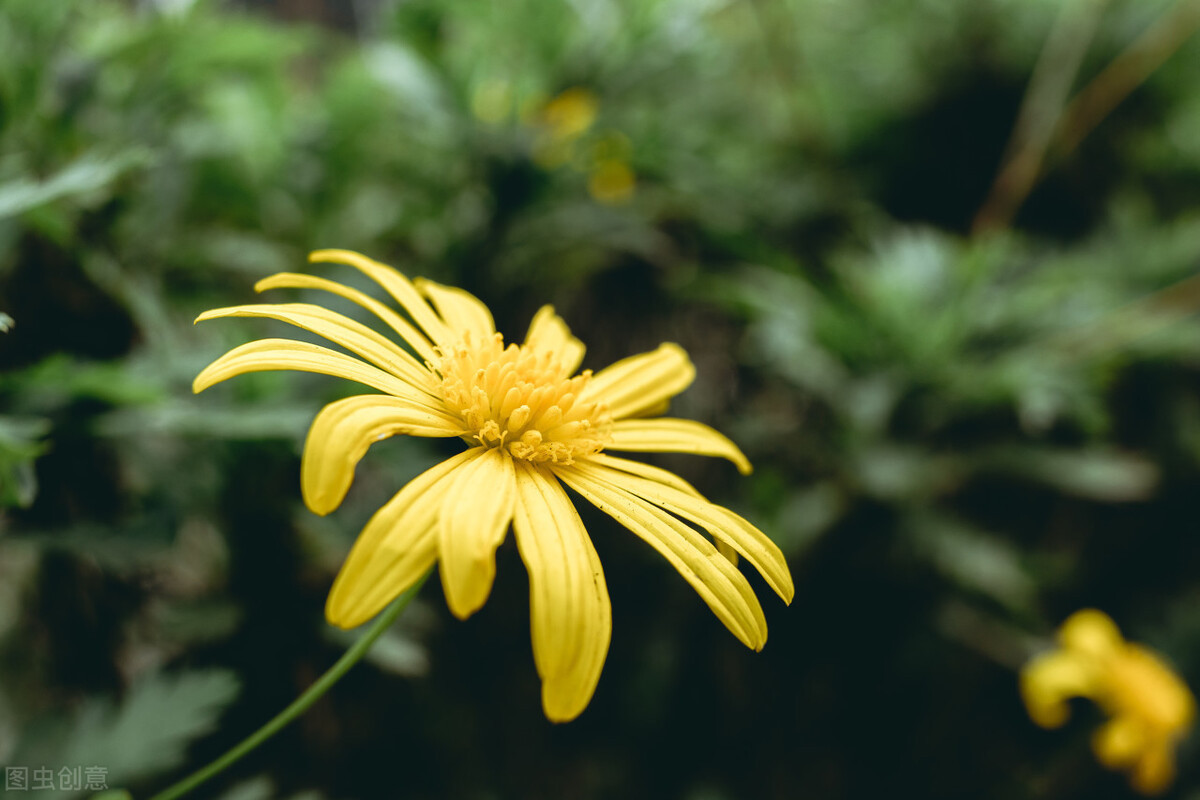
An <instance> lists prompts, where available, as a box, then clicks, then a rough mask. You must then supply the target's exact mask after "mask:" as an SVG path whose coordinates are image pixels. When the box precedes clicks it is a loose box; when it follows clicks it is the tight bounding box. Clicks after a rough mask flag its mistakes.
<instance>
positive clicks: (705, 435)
mask: <svg viewBox="0 0 1200 800" xmlns="http://www.w3.org/2000/svg"><path fill="white" fill-rule="evenodd" d="M606 447H608V449H610V450H632V451H636V452H642V453H659V452H669V453H694V454H696V455H701V456H717V457H719V458H727V459H729V460H730V461H732V462H733V463H734V464H736V465H737V468H738V471H739V472H741V473H742V474H743V475H749V474H750V473H751V472H752V471H753V469H752V468H751V466H750V462H749V461H748V460H747V459H746V456H745V455H743V454H742V451H741V450H739V449H738V446H737V445H736V444H734V443H733V442H731V441H729V439H727V438H726V437H725V436H723V435H722V434H720V433H718V432H717V431H715V430H713V429H712V428H710V427H708V426H707V425H705V424H703V423H700V422H693V421H692V420H690V419H625V420H620V421H618V422H614V423H613V426H612V441H611V442H610V443H609V444H608V445H606Z"/></svg>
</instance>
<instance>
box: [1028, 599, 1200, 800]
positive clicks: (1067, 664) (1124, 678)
mask: <svg viewBox="0 0 1200 800" xmlns="http://www.w3.org/2000/svg"><path fill="white" fill-rule="evenodd" d="M1058 641H1059V643H1060V644H1061V647H1060V648H1059V649H1057V650H1053V651H1051V652H1049V653H1043V654H1042V655H1040V656H1038V657H1036V658H1034V659H1033V660H1032V661H1030V662H1029V664H1027V665H1026V666H1025V668H1024V669H1023V670H1022V671H1021V696H1022V697H1023V698H1024V700H1025V707H1026V708H1027V709H1028V710H1029V716H1030V717H1032V718H1033V721H1034V722H1036V723H1037V724H1038V725H1041V726H1042V727H1043V728H1057V727H1059V726H1060V725H1062V724H1063V723H1064V722H1066V721H1067V716H1068V715H1069V713H1070V709H1069V708H1068V706H1067V702H1066V701H1067V700H1068V699H1069V698H1072V697H1087V698H1090V699H1091V700H1092V701H1094V702H1095V703H1096V704H1097V705H1099V706H1100V707H1101V708H1102V709H1104V711H1105V713H1106V714H1108V715H1109V717H1111V719H1110V720H1109V721H1108V722H1107V723H1105V724H1104V725H1103V726H1102V727H1101V728H1100V729H1099V730H1098V731H1096V734H1095V735H1094V736H1093V738H1092V749H1093V750H1094V751H1095V753H1096V758H1097V759H1098V760H1099V761H1100V763H1101V764H1103V765H1104V766H1106V767H1108V768H1109V769H1127V770H1131V776H1130V781H1131V783H1132V784H1133V787H1134V788H1135V789H1137V790H1138V791H1139V792H1142V793H1143V794H1158V793H1159V792H1161V791H1163V790H1164V789H1166V788H1167V787H1168V786H1169V785H1170V784H1171V781H1172V780H1173V779H1174V777H1175V745H1176V744H1178V743H1179V741H1180V740H1181V739H1183V737H1184V736H1185V735H1186V734H1187V732H1188V730H1189V729H1190V728H1191V727H1192V721H1193V719H1194V718H1195V716H1196V701H1195V699H1194V698H1193V697H1192V693H1191V691H1190V690H1189V689H1188V687H1187V685H1186V684H1185V683H1184V682H1183V681H1182V680H1180V679H1179V676H1177V675H1176V674H1175V673H1174V672H1173V671H1172V670H1171V668H1170V667H1168V666H1167V665H1166V664H1165V663H1163V661H1162V659H1161V658H1159V657H1158V656H1157V655H1155V654H1154V653H1153V652H1151V651H1150V650H1147V649H1146V648H1144V647H1142V646H1140V645H1137V644H1131V643H1128V642H1126V641H1125V640H1124V639H1123V638H1122V637H1121V632H1120V631H1119V630H1118V629H1117V626H1116V625H1115V624H1114V623H1113V621H1112V620H1111V619H1109V617H1108V616H1107V615H1105V614H1104V613H1102V612H1100V611H1095V610H1093V609H1085V610H1083V611H1078V612H1076V613H1074V614H1072V615H1071V616H1070V617H1069V618H1068V619H1067V621H1066V622H1064V623H1063V625H1062V627H1061V628H1060V629H1059V631H1058Z"/></svg>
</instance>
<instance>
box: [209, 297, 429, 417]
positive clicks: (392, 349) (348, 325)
mask: <svg viewBox="0 0 1200 800" xmlns="http://www.w3.org/2000/svg"><path fill="white" fill-rule="evenodd" d="M220 317H265V318H267V319H277V320H279V321H281V322H287V323H290V324H292V325H295V326H296V327H298V328H303V329H304V330H306V331H312V332H313V333H315V334H317V335H319V336H324V337H325V338H326V339H328V340H329V341H331V342H333V343H334V344H336V345H340V346H342V347H344V348H346V349H347V350H349V351H350V352H352V353H355V354H356V355H359V356H362V357H363V358H365V359H366V360H367V361H369V362H371V363H372V364H374V365H375V366H377V367H379V368H380V369H383V370H387V371H388V372H390V373H392V374H393V375H395V376H396V377H398V378H400V379H402V380H404V381H407V382H408V383H410V384H412V385H413V386H414V387H416V388H418V389H420V390H421V391H423V392H426V393H429V394H432V393H433V392H434V379H433V375H432V374H431V373H430V372H429V370H428V369H426V368H425V365H424V364H421V363H419V362H418V361H417V360H416V359H415V358H413V357H412V356H411V355H409V354H408V353H406V352H404V350H402V349H401V348H400V346H399V345H397V344H396V343H395V342H393V341H392V340H390V339H388V338H387V337H386V336H383V335H381V334H379V333H377V332H375V331H373V330H371V329H370V328H368V327H367V326H366V325H363V324H362V323H361V322H356V321H355V320H352V319H350V318H349V317H347V316H344V315H342V314H339V313H337V312H336V311H330V310H329V309H327V308H322V307H321V306H316V305H312V304H311V303H279V304H270V303H263V304H259V305H248V306H230V307H229V308H214V309H212V310H211V311H205V312H204V313H203V314H201V315H200V316H198V317H196V322H203V321H205V320H209V319H218V318H220Z"/></svg>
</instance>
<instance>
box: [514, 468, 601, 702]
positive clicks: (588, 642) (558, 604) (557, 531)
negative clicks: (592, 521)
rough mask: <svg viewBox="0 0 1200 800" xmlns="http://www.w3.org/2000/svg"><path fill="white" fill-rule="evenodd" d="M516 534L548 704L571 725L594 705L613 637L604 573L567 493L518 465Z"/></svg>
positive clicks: (535, 654)
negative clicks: (526, 576)
mask: <svg viewBox="0 0 1200 800" xmlns="http://www.w3.org/2000/svg"><path fill="white" fill-rule="evenodd" d="M516 479H517V504H516V509H515V515H514V517H513V531H514V533H515V534H516V537H517V549H518V550H520V552H521V559H522V560H523V561H524V562H525V567H526V569H528V570H529V605H530V622H531V627H532V634H533V658H534V661H535V663H536V664H537V669H538V675H540V676H541V678H542V707H543V709H544V710H545V712H546V717H547V718H548V719H550V720H551V721H552V722H566V721H568V720H572V719H574V718H575V717H577V716H579V713H580V712H581V711H583V709H584V708H586V707H587V704H588V702H589V701H590V700H591V699H592V694H593V693H594V692H595V690H596V683H597V681H599V680H600V671H601V669H603V667H604V659H605V657H606V656H607V655H608V643H609V639H610V638H611V636H612V608H611V605H610V603H609V599H608V588H607V586H606V585H605V582H604V571H603V570H602V569H601V566H600V559H599V557H598V556H597V555H596V550H595V548H594V547H592V542H591V539H589V538H588V535H587V531H586V530H585V529H584V527H583V521H582V520H581V519H579V514H578V512H576V510H575V506H574V505H572V504H571V500H570V498H569V497H567V493H566V492H565V491H564V490H563V488H562V486H561V485H560V484H559V483H558V481H557V480H555V479H554V477H553V476H552V475H551V474H550V473H549V472H548V471H546V470H545V469H544V468H540V467H536V466H534V465H533V464H531V463H529V462H528V461H518V462H517V463H516Z"/></svg>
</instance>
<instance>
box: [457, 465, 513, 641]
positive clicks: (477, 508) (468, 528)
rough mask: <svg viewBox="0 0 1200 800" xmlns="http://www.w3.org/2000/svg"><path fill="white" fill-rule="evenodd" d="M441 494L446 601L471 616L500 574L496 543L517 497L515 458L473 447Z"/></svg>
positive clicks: (462, 614)
mask: <svg viewBox="0 0 1200 800" xmlns="http://www.w3.org/2000/svg"><path fill="white" fill-rule="evenodd" d="M468 452H474V453H476V456H475V457H474V458H472V459H471V460H469V461H467V462H466V463H465V464H463V465H462V466H460V467H458V469H457V470H456V474H455V476H454V482H453V483H452V484H451V485H450V489H449V490H448V491H447V492H446V494H445V495H443V496H442V508H441V512H440V513H439V515H438V554H439V558H438V569H439V570H440V572H441V576H442V588H443V589H444V591H445V593H446V603H447V604H448V605H449V606H450V610H451V611H452V612H454V616H456V617H458V618H459V619H466V618H467V617H469V616H471V614H473V613H475V612H476V611H477V610H479V608H480V607H481V606H482V605H483V604H484V602H485V601H486V600H487V598H488V595H489V594H491V591H492V581H493V580H494V579H495V577H496V548H497V547H499V546H500V543H501V542H503V541H504V534H506V533H507V532H508V526H509V523H510V522H512V517H513V505H514V503H515V502H516V476H515V474H514V471H513V460H512V457H510V456H509V455H508V452H507V451H506V450H501V449H500V448H490V449H487V450H484V449H483V448H478V447H477V448H474V449H473V450H472V451H468Z"/></svg>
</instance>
